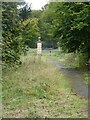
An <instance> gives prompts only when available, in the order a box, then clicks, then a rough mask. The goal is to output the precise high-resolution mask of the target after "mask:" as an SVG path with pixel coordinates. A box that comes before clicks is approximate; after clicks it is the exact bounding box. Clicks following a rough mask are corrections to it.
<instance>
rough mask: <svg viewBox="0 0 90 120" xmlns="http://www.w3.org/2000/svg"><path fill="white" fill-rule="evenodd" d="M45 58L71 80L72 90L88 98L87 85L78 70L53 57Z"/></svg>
mask: <svg viewBox="0 0 90 120" xmlns="http://www.w3.org/2000/svg"><path fill="white" fill-rule="evenodd" d="M47 60H48V61H49V62H51V63H53V64H54V65H55V66H56V67H57V68H58V69H59V70H60V71H61V72H62V73H63V74H65V75H66V76H67V77H68V78H69V80H70V81H71V87H72V91H73V92H74V93H75V94H77V95H79V96H81V97H84V98H86V99H88V98H90V96H89V94H88V91H89V89H90V88H89V87H88V85H86V84H85V83H84V80H83V76H82V73H81V71H80V70H77V69H74V68H71V67H69V66H68V67H66V66H65V65H63V64H62V63H61V62H57V61H56V60H55V59H54V58H52V57H48V58H47Z"/></svg>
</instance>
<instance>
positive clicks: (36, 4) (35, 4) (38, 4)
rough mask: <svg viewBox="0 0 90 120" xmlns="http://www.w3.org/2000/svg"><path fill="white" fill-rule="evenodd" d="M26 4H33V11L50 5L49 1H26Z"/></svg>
mask: <svg viewBox="0 0 90 120" xmlns="http://www.w3.org/2000/svg"><path fill="white" fill-rule="evenodd" d="M24 1H25V2H26V3H29V4H31V9H34V10H39V9H41V8H42V6H44V5H45V4H47V3H48V1H49V0H24Z"/></svg>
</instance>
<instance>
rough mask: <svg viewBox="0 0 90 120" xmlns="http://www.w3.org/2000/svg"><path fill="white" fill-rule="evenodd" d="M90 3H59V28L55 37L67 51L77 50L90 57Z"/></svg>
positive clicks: (57, 12)
mask: <svg viewBox="0 0 90 120" xmlns="http://www.w3.org/2000/svg"><path fill="white" fill-rule="evenodd" d="M89 11H90V4H89V2H87V3H59V4H58V6H57V10H56V14H57V23H58V25H57V28H56V30H55V37H56V38H58V41H59V42H60V46H61V47H62V49H63V50H64V51H66V52H75V51H76V50H78V51H80V52H83V53H85V54H87V56H88V59H89V58H90V42H89V38H90V14H89Z"/></svg>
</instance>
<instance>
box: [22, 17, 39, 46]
mask: <svg viewBox="0 0 90 120" xmlns="http://www.w3.org/2000/svg"><path fill="white" fill-rule="evenodd" d="M39 36H40V33H39V27H38V19H37V18H32V19H27V20H25V21H24V22H23V34H22V37H23V40H24V41H25V42H24V44H25V45H27V46H28V47H31V48H35V47H36V42H37V39H38V37H39Z"/></svg>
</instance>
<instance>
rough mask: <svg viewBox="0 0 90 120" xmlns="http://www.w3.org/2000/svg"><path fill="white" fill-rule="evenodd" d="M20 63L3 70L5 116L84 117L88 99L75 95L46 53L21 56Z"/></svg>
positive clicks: (86, 115) (86, 113) (86, 114)
mask: <svg viewBox="0 0 90 120" xmlns="http://www.w3.org/2000/svg"><path fill="white" fill-rule="evenodd" d="M21 59H22V62H23V64H22V65H21V67H20V68H17V69H16V70H13V71H12V70H10V71H8V72H7V73H5V74H4V73H3V83H2V86H3V94H2V95H3V96H2V97H3V117H4V118H25V117H33V118H34V117H40V118H45V117H48V118H69V117H70V118H85V117H86V118H87V117H88V112H87V111H88V109H87V106H88V101H87V100H85V99H83V98H81V97H79V96H76V95H74V94H73V93H72V92H71V89H70V83H69V81H68V79H67V78H66V76H64V75H63V74H61V73H60V71H58V70H57V69H56V68H55V67H54V66H53V65H52V64H50V63H48V62H47V61H46V59H45V57H43V58H42V62H41V63H38V60H37V58H36V57H35V56H34V57H30V56H29V55H28V56H26V57H21Z"/></svg>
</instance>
